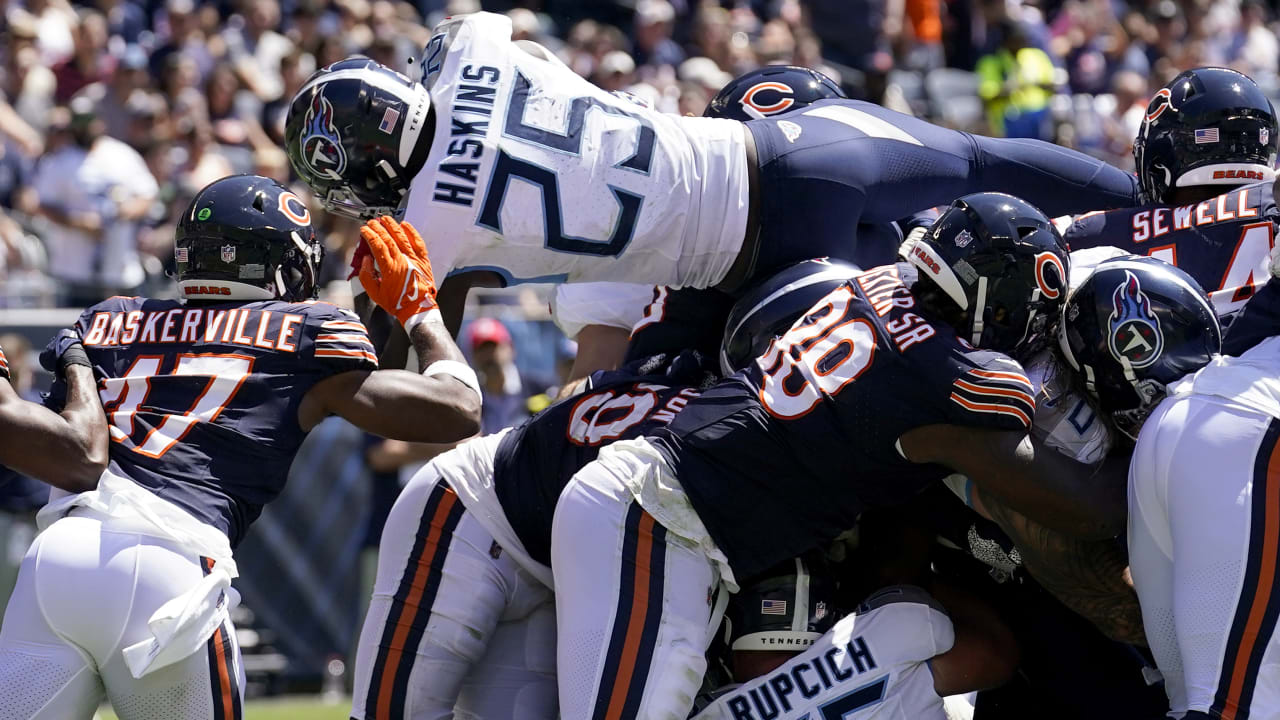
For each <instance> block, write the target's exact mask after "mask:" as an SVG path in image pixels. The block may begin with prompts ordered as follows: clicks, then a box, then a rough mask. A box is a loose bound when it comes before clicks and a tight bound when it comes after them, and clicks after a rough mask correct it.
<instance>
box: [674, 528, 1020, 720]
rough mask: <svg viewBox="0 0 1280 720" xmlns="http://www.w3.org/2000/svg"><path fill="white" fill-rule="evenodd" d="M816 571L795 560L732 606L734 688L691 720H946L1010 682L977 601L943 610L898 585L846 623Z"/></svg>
mask: <svg viewBox="0 0 1280 720" xmlns="http://www.w3.org/2000/svg"><path fill="white" fill-rule="evenodd" d="M816 559H817V560H820V559H821V558H820V557H819V558H816ZM814 560H815V558H814V557H813V554H812V553H810V554H808V555H806V556H805V558H804V559H803V560H802V559H801V558H796V559H795V560H792V561H788V562H787V563H784V564H783V565H782V566H780V567H779V568H777V569H775V570H773V571H771V572H769V573H766V576H765V577H764V578H762V579H758V580H754V581H752V582H751V584H750V585H749V586H748V587H746V588H744V589H743V590H742V591H741V592H739V593H737V594H735V595H733V596H732V598H731V599H730V600H729V606H728V610H727V612H726V618H725V626H726V634H727V635H728V643H729V645H730V648H731V655H730V660H729V664H730V665H731V666H732V671H733V678H734V680H735V681H737V683H736V684H731V685H727V686H725V687H723V688H721V689H719V690H717V691H716V692H715V693H713V694H712V695H711V697H709V698H707V697H704V698H700V699H699V702H698V710H699V711H698V712H697V713H696V714H695V715H694V716H693V720H764V719H765V718H769V719H771V720H802V719H803V718H806V717H809V718H813V717H818V718H825V717H838V718H846V719H847V720H873V719H875V718H885V717H892V718H898V717H901V718H920V719H922V720H925V719H931V720H932V719H936V720H946V718H947V717H948V715H947V713H946V711H945V710H944V708H943V700H942V696H944V695H952V694H959V693H964V692H969V691H971V690H975V689H978V688H982V687H991V686H996V685H1000V684H1002V683H1003V682H1005V681H1007V680H1008V678H1009V676H1010V674H1011V673H1012V672H1013V662H1012V661H1013V659H1014V658H1016V656H1017V651H1016V643H1015V642H1014V640H1013V637H1012V635H1010V634H1009V632H1008V630H1007V629H1005V628H1003V627H1001V626H1000V623H999V621H998V620H997V619H996V618H995V617H994V615H992V614H991V613H990V612H989V611H985V610H983V609H982V608H980V607H978V606H976V605H974V604H973V601H972V600H968V599H967V598H965V597H964V596H962V595H960V594H959V593H957V592H955V591H952V590H949V589H946V588H940V589H941V590H944V591H945V592H946V597H947V599H948V600H949V603H948V607H946V608H944V607H943V606H942V605H941V604H940V603H939V602H938V601H937V600H935V599H934V598H933V597H932V596H931V595H930V594H929V593H928V592H926V591H925V590H924V589H922V588H919V587H914V586H909V585H896V586H892V587H886V588H883V589H881V590H878V591H876V592H874V593H872V594H871V595H870V596H869V597H867V598H866V600H864V601H862V602H861V603H860V604H859V606H858V607H857V609H856V610H854V611H853V612H852V613H849V614H848V615H844V616H843V617H840V616H839V615H840V613H838V611H837V610H836V605H835V603H834V602H833V600H832V598H833V597H834V592H833V591H834V588H833V587H831V582H830V579H829V578H824V576H823V574H822V572H821V566H820V564H819V563H815V562H814ZM815 566H816V567H815ZM784 568H785V569H784ZM815 569H816V570H817V572H813V571H812V570H815ZM824 580H825V582H824ZM953 609H954V610H953ZM953 617H954V619H955V623H954V624H953ZM837 618H838V621H837ZM833 625H834V626H833Z"/></svg>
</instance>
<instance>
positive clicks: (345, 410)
mask: <svg viewBox="0 0 1280 720" xmlns="http://www.w3.org/2000/svg"><path fill="white" fill-rule="evenodd" d="M409 339H410V340H411V341H412V342H413V347H414V351H415V352H416V353H417V355H418V363H419V366H420V367H424V366H425V367H426V370H425V374H423V375H419V374H417V373H412V372H408V371H406V370H374V371H367V370H365V371H352V372H345V373H341V374H339V375H335V376H333V377H331V378H328V379H326V380H323V381H321V382H319V383H317V384H316V385H315V387H313V388H312V389H311V390H310V391H309V392H308V393H307V394H306V396H305V397H304V398H303V400H302V404H301V405H300V406H299V409H298V422H299V424H300V425H301V426H302V428H303V429H304V430H310V429H311V428H312V427H315V425H316V424H317V423H319V422H320V421H321V420H323V419H324V418H326V417H328V416H329V415H338V416H339V417H342V418H344V419H346V420H347V421H348V422H350V423H351V424H353V425H355V426H356V427H358V428H360V429H361V430H364V431H365V432H369V433H373V434H374V435H380V436H382V437H385V438H391V439H393V440H405V441H408V442H430V443H448V442H455V441H458V440H463V439H465V438H468V437H471V436H472V435H475V434H476V433H477V432H479V431H480V390H479V383H478V382H477V381H476V380H475V373H470V374H469V376H468V372H469V370H470V368H467V366H466V364H465V363H464V362H463V360H462V353H461V351H459V350H458V348H457V346H456V345H454V343H453V340H452V338H450V337H449V333H448V331H447V330H445V328H444V324H443V323H441V322H440V321H439V320H428V321H424V322H421V323H419V324H417V325H416V326H414V327H413V328H412V329H411V330H410V331H409ZM459 375H461V376H462V377H461V378H460V377H459Z"/></svg>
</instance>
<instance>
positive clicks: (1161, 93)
mask: <svg viewBox="0 0 1280 720" xmlns="http://www.w3.org/2000/svg"><path fill="white" fill-rule="evenodd" d="M1171 107H1173V93H1172V92H1170V91H1169V88H1160V89H1159V90H1157V91H1156V94H1155V95H1153V96H1151V103H1150V104H1149V105H1147V122H1151V121H1152V120H1155V119H1156V118H1158V117H1160V115H1162V114H1163V113H1164V111H1165V110H1167V109H1168V108H1171Z"/></svg>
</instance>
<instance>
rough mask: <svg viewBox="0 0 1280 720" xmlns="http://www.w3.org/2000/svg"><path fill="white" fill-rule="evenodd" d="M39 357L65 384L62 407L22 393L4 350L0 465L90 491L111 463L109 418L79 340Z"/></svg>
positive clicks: (0, 359) (0, 368)
mask: <svg viewBox="0 0 1280 720" xmlns="http://www.w3.org/2000/svg"><path fill="white" fill-rule="evenodd" d="M59 349H60V350H61V352H57V351H56V350H54V351H50V352H48V353H46V354H43V355H42V356H41V361H42V362H43V363H45V364H46V365H48V366H49V367H48V369H49V370H56V371H57V373H58V376H59V377H61V378H62V379H63V381H64V382H65V383H66V386H67V397H66V402H65V404H64V405H63V407H62V411H61V412H53V411H51V410H49V409H48V408H46V407H44V406H42V405H39V404H37V403H33V402H28V401H26V400H23V399H22V398H21V397H19V395H18V393H17V392H16V391H15V390H14V389H13V386H12V385H10V384H9V361H8V359H7V358H5V356H4V350H3V349H0V378H3V382H0V464H3V465H4V466H6V467H9V468H12V469H13V470H16V471H17V472H20V473H22V474H24V475H28V476H30V477H33V478H36V479H38V480H43V481H45V482H47V483H49V484H50V485H52V486H54V487H56V488H59V489H61V490H65V491H67V492H80V491H82V490H92V489H93V487H94V485H96V484H97V483H98V476H99V475H101V474H102V471H103V470H104V469H106V467H107V423H106V419H105V418H104V417H103V415H102V402H101V401H100V400H99V399H98V384H97V381H96V380H95V379H94V377H93V366H92V365H91V364H90V362H89V358H88V356H87V355H85V352H84V347H83V346H82V345H81V344H80V342H79V340H77V339H74V338H68V339H67V340H66V341H65V342H64V343H63V344H62V346H61V348H59Z"/></svg>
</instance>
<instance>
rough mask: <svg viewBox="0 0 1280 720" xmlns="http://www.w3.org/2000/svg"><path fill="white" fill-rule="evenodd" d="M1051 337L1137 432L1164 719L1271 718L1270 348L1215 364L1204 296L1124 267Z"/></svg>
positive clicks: (1138, 505)
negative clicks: (1166, 706)
mask: <svg viewBox="0 0 1280 720" xmlns="http://www.w3.org/2000/svg"><path fill="white" fill-rule="evenodd" d="M1060 335H1061V343H1062V345H1063V350H1064V353H1065V354H1066V355H1068V357H1069V358H1070V360H1071V362H1072V365H1073V366H1075V367H1076V368H1077V369H1078V370H1079V371H1080V372H1081V374H1082V375H1083V376H1084V378H1085V379H1086V381H1087V382H1088V383H1089V387H1090V390H1091V392H1093V393H1095V394H1096V397H1097V398H1098V400H1099V402H1100V404H1101V406H1102V408H1103V409H1104V410H1108V411H1114V410H1117V409H1118V410H1119V412H1118V415H1119V419H1120V421H1121V422H1120V423H1119V426H1120V427H1121V428H1122V429H1125V430H1126V431H1127V432H1128V433H1129V434H1131V435H1132V434H1137V445H1136V447H1135V449H1134V451H1133V460H1132V465H1131V467H1130V475H1129V503H1128V506H1129V533H1128V542H1129V560H1130V568H1131V572H1132V575H1133V583H1134V586H1135V588H1136V589H1137V592H1138V597H1139V599H1140V601H1141V606H1142V616H1143V622H1144V624H1145V626H1146V631H1147V638H1148V640H1149V641H1150V647H1151V651H1152V653H1153V655H1154V656H1155V660H1156V663H1157V665H1158V666H1159V668H1160V671H1161V673H1162V674H1163V675H1164V682H1165V691H1166V693H1167V694H1168V697H1169V703H1170V711H1171V715H1172V716H1174V717H1183V718H1205V719H1207V718H1228V717H1235V718H1244V717H1250V716H1255V717H1270V716H1273V715H1274V713H1275V711H1276V709H1277V708H1280V696H1278V695H1277V693H1276V688H1275V685H1274V683H1272V682H1270V679H1271V678H1272V677H1273V673H1274V668H1273V666H1272V665H1271V664H1270V663H1272V662H1273V660H1269V659H1268V658H1270V657H1273V656H1274V653H1275V648H1276V643H1275V641H1274V639H1273V638H1274V629H1275V617H1276V610H1275V605H1274V603H1273V602H1272V598H1273V595H1272V588H1273V587H1274V586H1275V583H1276V580H1277V578H1276V569H1275V562H1274V555H1275V551H1276V547H1277V545H1276V543H1275V542H1273V541H1272V540H1273V538H1272V536H1271V534H1272V533H1273V531H1274V529H1275V528H1276V527H1277V516H1276V512H1277V507H1278V503H1277V502H1276V498H1277V492H1280V491H1278V490H1277V488H1275V487H1273V485H1274V483H1275V478H1276V474H1275V472H1274V468H1275V467H1276V461H1275V456H1276V452H1275V447H1276V438H1277V437H1278V436H1280V430H1278V429H1277V426H1276V418H1278V417H1280V405H1278V404H1277V402H1276V399H1277V398H1278V397H1280V393H1278V392H1277V390H1276V388H1275V387H1274V385H1275V377H1276V375H1277V371H1278V370H1280V368H1277V367H1276V365H1275V362H1274V356H1275V352H1276V345H1275V343H1276V340H1274V339H1271V340H1267V341H1264V342H1263V343H1261V344H1260V345H1258V346H1257V347H1255V348H1254V349H1253V350H1250V351H1248V352H1246V353H1244V354H1243V355H1242V356H1240V357H1239V358H1227V357H1222V356H1215V353H1217V352H1218V349H1219V346H1220V342H1221V334H1220V331H1219V327H1218V323H1217V320H1216V317H1215V315H1214V312H1213V309H1212V308H1211V307H1210V304H1209V300H1208V298H1207V297H1206V295H1205V293H1204V291H1203V290H1202V289H1201V288H1200V287H1199V286H1198V285H1196V284H1195V282H1194V281H1193V280H1191V279H1190V278H1189V277H1188V276H1187V274H1185V273H1182V272H1180V271H1177V270H1174V269H1172V268H1168V267H1167V266H1163V267H1162V266H1160V264H1159V263H1154V261H1146V262H1145V263H1140V262H1135V261H1132V260H1120V261H1111V262H1107V263H1103V264H1102V265H1100V266H1099V267H1098V270H1097V272H1095V273H1094V274H1093V275H1092V276H1091V277H1090V278H1089V279H1088V280H1087V281H1086V282H1085V284H1084V285H1082V286H1081V287H1080V288H1079V289H1077V290H1076V291H1075V292H1074V293H1072V295H1071V297H1070V298H1069V299H1068V301H1067V310H1066V311H1065V313H1064V320H1063V322H1062V328H1061V332H1060ZM1201 368H1203V369H1201ZM1197 370H1199V372H1196V371H1197ZM1186 373H1194V374H1191V375H1186V376H1185V378H1184V377H1183V376H1184V375H1185V374H1186ZM1180 378H1181V379H1180ZM1166 395H1167V397H1166ZM1161 398H1164V399H1163V401H1161ZM1157 403H1158V404H1157ZM1153 408H1154V411H1153ZM1148 414H1149V416H1148ZM1139 428H1141V431H1140V433H1139V432H1138V430H1139ZM1206 519H1207V523H1206ZM1206 527H1212V528H1213V530H1212V531H1211V532H1206V530H1205V528H1206Z"/></svg>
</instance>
